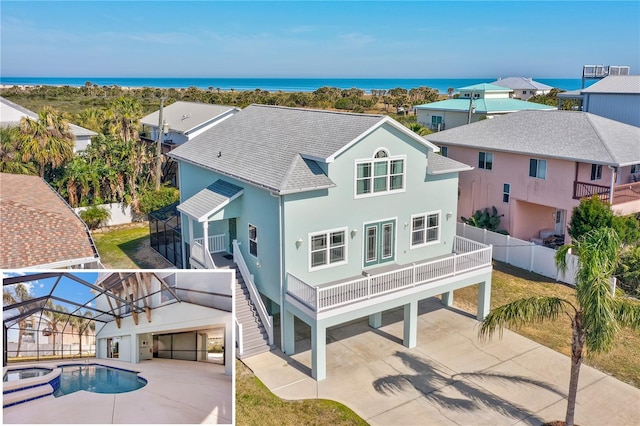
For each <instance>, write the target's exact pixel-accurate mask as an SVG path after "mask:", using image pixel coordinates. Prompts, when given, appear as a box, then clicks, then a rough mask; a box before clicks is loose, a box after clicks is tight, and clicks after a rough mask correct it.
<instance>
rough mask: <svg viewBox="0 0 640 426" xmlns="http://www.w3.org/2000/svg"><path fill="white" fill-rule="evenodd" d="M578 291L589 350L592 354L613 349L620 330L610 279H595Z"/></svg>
mask: <svg viewBox="0 0 640 426" xmlns="http://www.w3.org/2000/svg"><path fill="white" fill-rule="evenodd" d="M576 290H577V292H576V293H577V294H576V296H577V298H578V302H579V303H580V306H581V308H582V313H583V328H584V330H585V334H586V341H585V343H586V345H587V349H588V350H589V351H590V352H606V351H607V350H609V348H611V345H612V344H613V340H614V338H615V335H616V334H617V333H618V331H619V329H620V326H619V325H618V322H617V321H616V315H615V310H614V305H615V302H614V298H613V296H612V295H611V285H610V282H609V277H608V275H600V276H599V277H594V278H592V279H591V282H590V283H589V284H588V285H586V284H585V285H583V286H581V287H580V289H576Z"/></svg>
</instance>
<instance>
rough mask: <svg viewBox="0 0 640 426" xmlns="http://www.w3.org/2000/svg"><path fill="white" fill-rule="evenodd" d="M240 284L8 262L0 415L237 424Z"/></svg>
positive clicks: (203, 275)
mask: <svg viewBox="0 0 640 426" xmlns="http://www.w3.org/2000/svg"><path fill="white" fill-rule="evenodd" d="M234 282H235V274H234V271H233V270H216V271H204V270H200V271H186V270H168V269H165V270H122V271H118V270H109V271H99V270H94V271H76V270H73V271H71V270H68V271H60V270H58V271H44V272H43V271H28V272H25V271H19V272H18V271H15V272H10V271H4V272H3V274H2V296H3V297H2V300H3V325H4V327H3V370H4V371H3V375H4V381H3V423H14V424H15V423H18V424H20V423H23V424H26V423H28V424H45V423H52V422H55V423H66V424H80V423H82V424H86V423H102V424H143V423H155V424H166V423H175V424H196V423H209V424H231V423H232V422H233V398H234V396H233V365H234V343H233V342H234V341H233V334H232V333H233V314H232V306H233V296H232V289H233V285H234ZM53 419H55V420H53Z"/></svg>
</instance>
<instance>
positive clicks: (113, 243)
mask: <svg viewBox="0 0 640 426" xmlns="http://www.w3.org/2000/svg"><path fill="white" fill-rule="evenodd" d="M92 236H93V240H94V241H95V243H96V246H97V248H98V253H99V254H100V259H101V261H102V264H103V265H104V266H105V267H106V268H108V269H159V268H168V267H171V266H172V265H171V264H170V263H169V262H167V261H165V260H164V258H163V257H162V256H160V254H158V253H157V252H155V251H154V250H153V249H151V248H150V247H149V224H148V223H147V222H141V223H133V224H131V225H127V226H121V227H120V226H118V227H114V228H111V229H106V230H101V231H97V232H93V233H92Z"/></svg>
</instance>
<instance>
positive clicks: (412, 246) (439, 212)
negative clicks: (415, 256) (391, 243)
mask: <svg viewBox="0 0 640 426" xmlns="http://www.w3.org/2000/svg"><path fill="white" fill-rule="evenodd" d="M433 215H437V217H438V226H437V227H436V228H437V229H438V238H437V239H436V240H433V241H426V240H427V231H428V230H429V229H433V228H430V227H429V226H428V223H429V221H428V217H429V216H433ZM418 217H422V218H424V228H423V231H424V238H423V239H422V242H420V243H417V244H414V243H413V233H414V229H413V220H414V219H415V218H418ZM441 240H442V210H433V211H430V212H424V213H416V214H412V215H411V228H410V233H409V249H410V250H413V249H418V248H422V247H427V246H431V245H434V244H439V243H440V241H441Z"/></svg>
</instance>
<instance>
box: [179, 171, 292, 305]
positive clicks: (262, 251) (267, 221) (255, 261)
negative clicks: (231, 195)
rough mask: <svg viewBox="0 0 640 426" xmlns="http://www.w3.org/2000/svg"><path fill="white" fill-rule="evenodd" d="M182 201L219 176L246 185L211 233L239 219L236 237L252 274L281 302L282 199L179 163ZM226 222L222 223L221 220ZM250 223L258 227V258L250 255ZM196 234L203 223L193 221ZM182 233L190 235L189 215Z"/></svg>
mask: <svg viewBox="0 0 640 426" xmlns="http://www.w3.org/2000/svg"><path fill="white" fill-rule="evenodd" d="M179 170H180V171H179V173H180V182H182V185H181V188H180V200H181V201H184V200H187V199H188V198H190V197H192V196H193V195H195V194H196V193H197V192H199V191H200V190H202V189H203V188H206V187H207V186H209V185H211V184H212V183H213V182H215V181H216V180H217V179H224V180H226V181H228V182H230V183H233V184H234V185H238V186H240V187H242V188H244V194H243V195H242V196H240V197H239V198H237V199H236V200H234V201H233V202H232V203H231V204H230V205H229V206H227V207H225V209H224V210H223V211H221V212H220V213H216V214H215V215H213V216H212V217H211V218H210V220H213V222H210V224H209V235H214V234H216V233H228V225H227V222H226V220H227V219H229V218H236V221H237V222H236V230H237V239H238V242H240V250H241V252H242V256H243V257H244V259H245V261H246V262H247V266H248V267H249V269H250V270H251V273H252V274H254V276H255V281H256V285H257V287H258V289H259V290H260V291H261V292H262V293H263V294H265V295H266V296H267V297H269V298H270V299H272V300H274V301H276V302H277V301H279V297H280V296H279V287H280V278H279V277H280V255H279V252H280V248H279V247H280V246H279V245H280V238H279V232H280V230H279V225H278V208H279V207H278V204H279V198H278V197H273V196H271V195H270V194H269V192H268V191H266V190H264V189H261V188H257V187H255V186H252V185H250V184H247V183H245V182H242V181H239V180H237V179H233V178H230V177H227V176H224V175H221V174H218V173H215V172H213V171H211V170H206V169H203V168H201V167H198V166H195V165H192V164H189V163H185V162H180V169H179ZM218 221H223V222H218ZM249 224H252V225H254V226H256V227H257V228H258V257H254V256H252V255H250V254H249V239H248V238H249V235H248V234H249ZM193 230H194V236H195V237H196V238H198V237H201V236H202V229H201V226H200V224H198V223H195V222H194V223H193ZM182 236H183V240H184V241H185V242H189V241H190V240H191V238H190V235H189V218H188V217H187V216H186V215H184V214H182Z"/></svg>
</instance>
